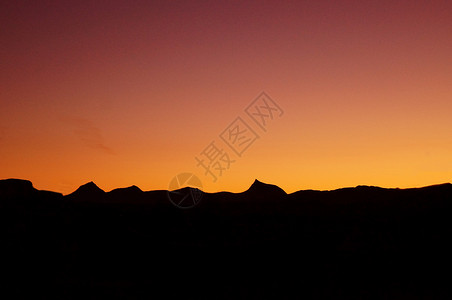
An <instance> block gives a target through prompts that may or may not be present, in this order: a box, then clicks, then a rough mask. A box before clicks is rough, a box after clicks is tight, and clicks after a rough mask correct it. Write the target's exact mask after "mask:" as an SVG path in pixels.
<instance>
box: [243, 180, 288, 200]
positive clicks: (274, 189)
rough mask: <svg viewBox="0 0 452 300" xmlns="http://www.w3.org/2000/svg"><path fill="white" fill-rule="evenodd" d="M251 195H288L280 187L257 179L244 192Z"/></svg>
mask: <svg viewBox="0 0 452 300" xmlns="http://www.w3.org/2000/svg"><path fill="white" fill-rule="evenodd" d="M244 194H246V195H247V196H249V197H275V198H281V197H284V196H286V195H287V193H286V192H285V191H284V190H283V189H282V188H280V187H278V186H276V185H273V184H267V183H263V182H261V181H259V180H257V179H255V180H254V182H253V184H252V185H251V186H250V187H249V189H248V190H246V191H245V192H244Z"/></svg>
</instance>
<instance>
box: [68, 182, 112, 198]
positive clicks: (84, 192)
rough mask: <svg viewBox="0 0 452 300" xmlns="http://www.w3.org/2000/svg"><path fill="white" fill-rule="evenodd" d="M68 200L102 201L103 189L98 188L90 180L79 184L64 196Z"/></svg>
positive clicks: (103, 196)
mask: <svg viewBox="0 0 452 300" xmlns="http://www.w3.org/2000/svg"><path fill="white" fill-rule="evenodd" d="M66 197H67V198H68V199H70V200H76V201H77V200H78V201H95V202H98V201H102V200H103V199H104V198H105V191H103V190H102V189H100V188H99V187H98V186H97V185H96V184H95V183H94V182H92V181H90V182H88V183H86V184H84V185H82V186H80V187H79V188H78V189H77V190H76V191H74V192H73V193H71V194H69V195H67V196H66Z"/></svg>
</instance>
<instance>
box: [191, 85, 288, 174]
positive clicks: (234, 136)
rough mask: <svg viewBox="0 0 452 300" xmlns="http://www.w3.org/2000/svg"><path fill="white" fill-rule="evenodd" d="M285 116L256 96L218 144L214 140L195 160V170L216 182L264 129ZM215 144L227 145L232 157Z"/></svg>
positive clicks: (267, 98)
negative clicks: (200, 171)
mask: <svg viewBox="0 0 452 300" xmlns="http://www.w3.org/2000/svg"><path fill="white" fill-rule="evenodd" d="M283 114H284V112H283V110H282V109H281V107H280V106H279V105H278V104H277V103H276V101H274V100H273V99H272V98H270V96H268V95H267V94H266V93H265V92H262V93H260V94H259V96H258V97H257V98H256V99H254V100H253V101H252V102H251V103H250V104H249V105H248V106H247V107H246V108H245V109H244V113H242V114H239V116H237V117H236V118H235V119H234V120H233V121H232V122H231V123H230V124H229V126H227V127H226V128H225V129H224V130H223V132H221V133H220V134H219V138H220V141H218V140H213V141H212V142H210V144H209V145H208V146H207V147H206V148H205V149H204V150H202V151H201V152H200V154H199V156H195V160H196V161H197V164H196V166H197V167H198V168H199V167H201V168H202V169H203V170H204V175H205V176H208V177H210V178H211V179H212V181H213V182H216V181H217V180H218V178H219V177H221V176H222V175H223V174H224V172H225V171H226V170H229V169H230V167H231V164H232V163H235V162H236V160H237V158H240V157H242V156H243V154H244V153H245V152H246V151H247V150H248V149H249V148H250V147H251V146H252V145H253V144H254V143H255V142H256V141H257V140H258V139H259V138H260V136H259V134H262V133H265V132H267V128H268V127H269V126H270V124H271V123H272V122H273V121H275V120H276V119H278V118H280V117H281V116H282V115H283ZM218 143H220V144H224V145H226V149H227V150H232V152H231V153H232V155H229V153H228V152H227V151H226V150H225V149H224V148H223V147H222V146H218Z"/></svg>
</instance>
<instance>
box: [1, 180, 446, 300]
mask: <svg viewBox="0 0 452 300" xmlns="http://www.w3.org/2000/svg"><path fill="white" fill-rule="evenodd" d="M190 191H191V190H190V189H188V188H183V189H181V190H178V191H175V192H176V193H177V195H178V196H180V197H184V196H186V195H192V194H190ZM174 195H175V194H174V193H169V192H168V191H142V190H141V189H140V188H138V187H136V186H131V187H128V188H119V189H114V190H112V191H110V192H104V191H103V190H102V189H100V188H99V187H97V186H96V185H95V184H94V183H93V182H90V183H87V184H85V185H82V186H81V187H80V188H78V189H77V190H76V191H75V192H73V193H71V194H69V195H66V196H63V195H61V194H59V193H53V192H48V191H39V190H36V189H35V188H34V187H33V185H32V183H31V182H29V181H26V180H16V179H8V180H0V205H1V206H0V208H1V220H2V232H1V236H2V237H3V248H4V250H6V254H4V257H5V258H6V262H7V263H6V265H5V268H4V270H5V272H6V274H7V275H8V276H7V277H8V280H7V281H6V282H5V286H8V287H10V288H11V287H13V288H15V287H17V290H15V292H16V295H20V294H21V293H23V292H24V291H30V290H33V291H34V293H35V297H36V298H41V297H43V296H44V295H48V294H49V295H51V296H55V297H57V298H64V299H67V298H74V299H75V298H77V299H79V298H86V297H88V298H99V297H103V298H105V297H109V298H112V297H119V298H152V297H155V298H174V297H184V299H186V298H189V299H190V298H196V299H200V298H205V299H237V298H246V299H250V298H256V299H262V298H275V299H284V298H288V299H289V298H290V299H293V298H321V299H323V298H347V299H351V298H357V299H362V298H364V299H369V298H378V299H381V298H386V299H400V298H403V299H405V298H410V299H420V298H428V299H434V298H448V297H450V296H451V295H452V293H451V290H450V284H449V276H448V273H449V271H450V268H451V267H452V265H451V264H450V259H449V257H450V253H451V250H452V247H451V246H450V244H452V243H450V240H451V237H452V218H451V217H450V215H451V213H452V185H451V184H442V185H436V186H429V187H424V188H414V189H384V188H379V187H369V186H358V187H355V188H343V189H338V190H333V191H312V190H302V191H298V192H295V193H292V194H286V193H285V192H284V191H283V190H282V189H281V188H279V187H277V186H274V185H270V184H265V183H262V182H259V181H258V180H256V181H255V182H254V183H253V184H252V185H251V186H250V188H249V189H248V190H246V191H244V192H242V193H229V192H221V193H204V194H203V195H202V199H201V201H200V202H199V204H198V205H197V206H195V207H193V208H191V209H179V208H177V207H176V206H175V205H174V204H173V203H172V202H171V201H170V197H174ZM174 199H175V198H172V200H174ZM177 199H178V198H176V200H175V201H173V202H177ZM181 199H182V198H181Z"/></svg>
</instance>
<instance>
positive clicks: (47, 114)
mask: <svg viewBox="0 0 452 300" xmlns="http://www.w3.org/2000/svg"><path fill="white" fill-rule="evenodd" d="M38 2H39V3H28V4H25V3H22V4H20V2H16V1H14V2H11V3H6V4H5V3H2V4H1V7H0V28H1V30H0V36H1V40H2V46H1V47H0V57H1V60H0V62H1V65H0V66H1V68H0V97H1V102H0V178H23V179H29V180H31V181H32V182H33V183H34V185H35V187H37V188H39V189H50V190H54V191H59V192H62V193H65V194H67V193H70V192H72V191H74V190H75V189H76V188H77V187H78V186H79V185H81V184H84V183H86V182H88V181H91V180H93V181H95V182H96V183H97V184H98V185H99V186H100V187H101V188H103V189H104V190H107V191H108V190H111V189H113V188H115V187H125V186H129V185H132V184H135V185H137V186H139V187H140V188H142V189H143V190H150V189H166V188H168V184H169V182H170V180H171V179H172V178H173V177H174V176H175V175H177V174H178V173H181V172H193V173H195V174H196V175H198V177H199V178H200V179H201V180H202V182H203V185H204V189H205V190H206V191H219V190H230V191H242V190H244V189H246V188H247V187H248V186H249V185H250V184H251V183H252V182H253V180H254V178H258V179H260V180H261V181H264V182H269V183H274V184H277V185H279V186H281V187H282V188H284V189H285V190H286V191H287V192H293V191H296V190H299V189H333V188H339V187H343V186H355V185H359V184H367V185H379V186H384V187H414V186H424V185H429V184H435V183H443V182H450V181H452V180H451V178H452V117H451V113H452V2H450V1H319V0H316V1H291V2H283V1H265V2H263V1H256V2H253V1H245V2H243V1H231V2H227V4H224V3H223V4H220V3H219V2H218V3H217V2H214V1H200V2H196V1H174V2H169V1H161V2H160V3H158V2H156V1H136V2H135V1H134V2H133V3H130V1H105V2H104V3H101V2H100V1H99V2H97V4H92V3H89V2H86V3H84V2H83V1H74V3H73V4H68V3H70V1H63V3H60V1H55V2H56V3H52V2H54V1H47V2H46V4H42V3H40V2H41V1H38ZM214 3H215V4H214ZM262 91H265V92H266V93H267V94H268V95H269V96H270V97H271V98H272V99H273V100H274V101H275V102H276V103H277V104H278V105H279V106H280V107H281V108H282V109H283V111H284V114H283V115H282V116H281V117H280V118H275V119H274V120H273V121H271V122H269V124H268V128H267V132H263V131H262V130H260V129H259V127H257V124H256V123H253V121H252V120H251V119H249V117H248V116H247V115H246V113H245V111H244V109H245V108H246V107H247V106H248V105H249V104H250V103H251V102H252V101H253V100H254V99H255V98H256V97H257V96H258V95H259V94H260V93H261V92H262ZM239 116H240V117H242V118H243V120H244V121H246V122H247V124H249V126H251V127H252V129H253V130H255V132H256V133H257V134H258V135H259V136H260V137H259V139H257V140H256V141H255V142H254V143H253V144H252V145H251V146H250V147H249V148H248V149H247V150H246V151H245V152H244V153H243V155H242V156H241V157H238V156H237V155H235V154H234V152H233V151H232V150H231V149H230V148H228V146H227V145H226V144H225V143H224V142H223V141H222V140H221V139H220V137H219V135H220V134H221V133H222V132H223V131H224V130H225V129H226V128H227V127H228V125H229V124H230V123H231V122H232V121H234V120H235V119H236V118H237V117H239ZM212 141H214V142H215V143H216V144H217V145H218V146H220V147H221V148H222V149H223V150H224V151H225V152H227V153H228V154H229V155H230V157H231V159H234V160H235V162H234V163H232V164H231V166H230V169H229V170H226V171H224V173H223V174H222V176H220V177H218V180H217V181H216V182H215V183H214V182H212V179H211V177H209V176H205V175H204V172H203V169H202V168H201V167H197V165H196V164H197V162H196V160H195V156H198V157H200V153H201V151H203V150H204V149H205V148H206V147H207V146H208V145H209V144H210V143H211V142H212Z"/></svg>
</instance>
